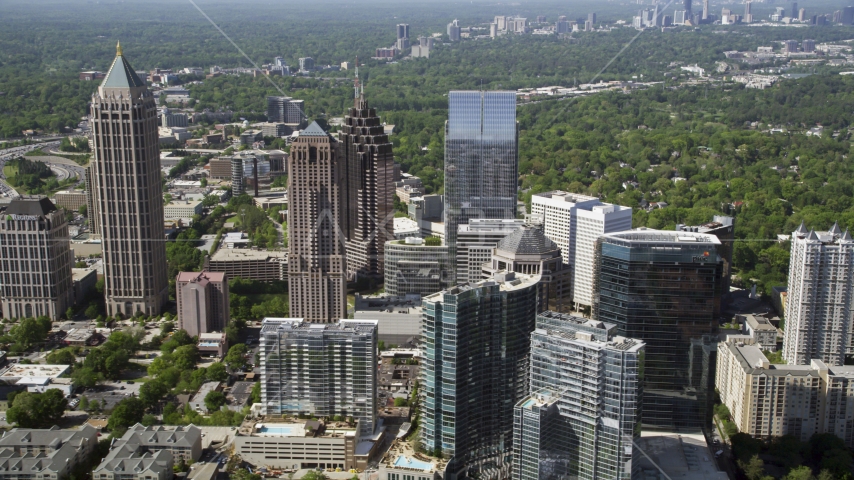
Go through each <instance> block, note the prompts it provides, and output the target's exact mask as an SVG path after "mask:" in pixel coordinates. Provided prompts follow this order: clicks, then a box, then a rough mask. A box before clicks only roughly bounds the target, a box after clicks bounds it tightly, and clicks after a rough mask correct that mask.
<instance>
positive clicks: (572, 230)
mask: <svg viewBox="0 0 854 480" xmlns="http://www.w3.org/2000/svg"><path fill="white" fill-rule="evenodd" d="M531 216H532V217H533V218H534V219H535V221H538V222H542V224H543V232H544V233H545V234H546V236H547V237H548V238H550V239H551V240H552V241H553V242H555V243H557V245H558V247H560V250H561V253H562V254H563V262H564V263H565V264H567V265H570V266H571V267H572V270H573V279H572V294H571V296H572V301H573V302H575V304H576V305H578V306H588V307H589V306H591V305H593V267H594V265H593V254H594V250H595V245H596V239H597V238H599V236H600V235H602V234H604V233H613V232H623V231H626V230H631V228H632V209H631V207H623V206H620V205H611V204H608V203H602V202H601V201H599V199H598V198H596V197H590V196H587V195H579V194H575V193H567V192H562V191H557V190H556V191H553V192H545V193H537V194H534V195H533V196H532V197H531Z"/></svg>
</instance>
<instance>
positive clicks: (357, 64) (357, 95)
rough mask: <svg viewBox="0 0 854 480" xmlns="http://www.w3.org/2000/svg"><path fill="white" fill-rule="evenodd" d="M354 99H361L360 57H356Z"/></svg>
mask: <svg viewBox="0 0 854 480" xmlns="http://www.w3.org/2000/svg"><path fill="white" fill-rule="evenodd" d="M353 98H359V57H358V55H357V56H356V81H355V83H354V84H353Z"/></svg>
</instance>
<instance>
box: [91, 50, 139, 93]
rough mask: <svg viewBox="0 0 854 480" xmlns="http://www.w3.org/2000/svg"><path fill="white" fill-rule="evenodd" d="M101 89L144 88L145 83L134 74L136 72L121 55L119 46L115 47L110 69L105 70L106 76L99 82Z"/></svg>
mask: <svg viewBox="0 0 854 480" xmlns="http://www.w3.org/2000/svg"><path fill="white" fill-rule="evenodd" d="M101 87H103V88H131V87H145V82H143V81H142V80H140V78H139V75H137V74H136V71H135V70H134V69H133V67H131V66H130V63H128V61H127V60H126V59H125V57H124V55H122V46H121V44H117V45H116V58H115V60H113V64H112V65H110V69H109V70H107V75H106V77H104V80H103V81H102V82H101Z"/></svg>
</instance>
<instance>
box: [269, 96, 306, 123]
mask: <svg viewBox="0 0 854 480" xmlns="http://www.w3.org/2000/svg"><path fill="white" fill-rule="evenodd" d="M304 103H305V102H303V101H302V100H297V99H295V98H291V97H272V96H270V97H267V121H268V122H270V123H285V124H289V125H299V124H300V123H302V120H303V119H304V118H305V111H304Z"/></svg>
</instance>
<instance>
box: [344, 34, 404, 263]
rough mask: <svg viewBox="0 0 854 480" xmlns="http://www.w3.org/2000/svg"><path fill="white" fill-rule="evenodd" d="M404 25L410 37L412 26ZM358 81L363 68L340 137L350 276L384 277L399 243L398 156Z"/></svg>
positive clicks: (345, 229)
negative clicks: (393, 244)
mask: <svg viewBox="0 0 854 480" xmlns="http://www.w3.org/2000/svg"><path fill="white" fill-rule="evenodd" d="M404 26H405V27H406V29H405V32H406V33H407V34H408V33H409V25H404ZM400 27H401V25H398V34H400ZM358 79H359V67H358V65H357V66H356V82H357V83H356V91H355V98H354V101H353V108H351V109H349V111H348V112H347V115H345V116H344V125H343V127H342V129H341V131H340V132H339V133H338V158H339V161H340V162H341V165H342V168H343V170H344V182H343V183H342V185H341V198H342V202H341V206H342V209H343V211H342V213H341V221H342V224H341V229H342V230H343V233H344V236H345V237H346V239H347V271H348V273H349V274H350V275H351V276H354V275H355V276H362V275H367V276H371V277H380V276H382V275H383V269H384V268H385V267H384V265H383V260H384V255H385V243H386V242H387V241H389V240H392V239H394V195H395V193H394V192H395V188H394V153H393V152H392V144H391V142H389V140H388V135H386V134H385V130H384V128H383V125H382V121H381V120H380V117H378V116H377V111H376V109H374V108H370V107H369V106H368V102H367V101H366V100H365V95H364V92H363V91H362V92H360V91H359V85H358Z"/></svg>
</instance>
